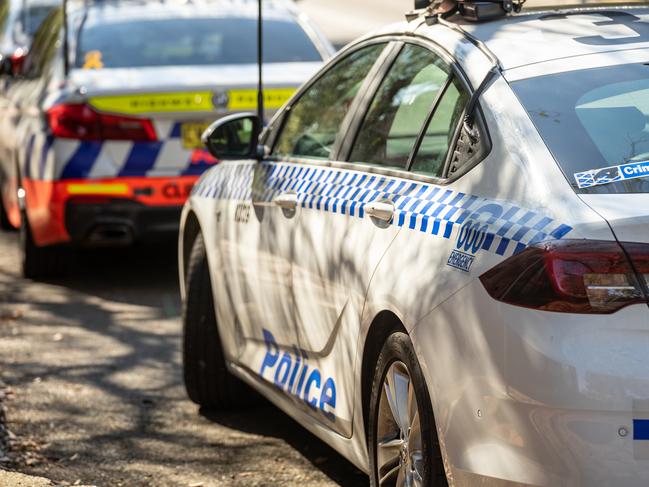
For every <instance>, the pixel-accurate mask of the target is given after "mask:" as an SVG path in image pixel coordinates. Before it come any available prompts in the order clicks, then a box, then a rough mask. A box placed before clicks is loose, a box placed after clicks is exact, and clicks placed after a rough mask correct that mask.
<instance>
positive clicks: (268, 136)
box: [260, 39, 393, 162]
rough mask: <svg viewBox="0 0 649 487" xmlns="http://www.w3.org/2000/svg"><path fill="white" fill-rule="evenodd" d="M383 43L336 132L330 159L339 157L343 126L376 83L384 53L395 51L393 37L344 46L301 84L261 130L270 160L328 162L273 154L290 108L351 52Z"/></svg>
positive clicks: (343, 131)
mask: <svg viewBox="0 0 649 487" xmlns="http://www.w3.org/2000/svg"><path fill="white" fill-rule="evenodd" d="M383 43H384V44H385V47H384V48H383V51H381V53H380V54H379V56H378V57H377V58H376V61H375V62H374V64H373V65H372V68H371V69H370V71H369V73H368V74H367V76H366V77H365V78H364V79H363V82H362V83H361V86H360V88H359V90H358V93H359V94H361V95H360V96H359V95H357V96H355V97H354V100H353V102H352V104H351V106H350V107H349V110H348V111H347V113H346V114H345V117H344V118H343V121H342V123H341V125H340V128H339V129H338V133H337V134H336V141H335V142H334V145H333V148H332V151H331V152H332V157H331V158H330V159H331V160H336V159H337V158H338V156H339V151H340V146H341V142H342V140H341V134H342V138H343V139H344V137H345V134H347V130H343V129H345V128H346V127H347V126H348V123H349V121H350V118H351V117H352V115H353V114H354V113H356V108H357V106H358V104H359V102H360V100H361V99H362V98H364V97H365V95H366V91H368V90H369V89H370V88H372V87H373V85H372V82H373V81H374V80H375V78H376V76H377V74H380V73H377V70H378V69H379V68H381V67H382V66H383V60H384V58H385V56H389V55H391V54H393V48H392V44H391V42H390V41H386V40H385V39H379V40H378V41H373V40H368V42H363V43H360V44H356V45H354V46H353V47H352V48H349V49H343V50H342V51H340V52H339V53H338V54H336V56H334V58H333V59H332V60H331V62H329V63H327V64H326V65H325V66H323V67H322V68H321V69H320V71H318V73H317V74H316V75H315V76H314V77H313V78H311V79H310V80H309V81H308V82H307V83H305V84H304V85H302V87H301V88H299V89H298V91H297V92H296V93H295V94H293V96H292V97H291V98H290V99H289V100H288V101H287V102H286V104H285V105H284V106H283V107H282V108H281V109H280V110H279V111H278V112H277V113H276V114H275V116H274V117H273V118H272V119H271V121H270V122H269V124H268V127H267V128H266V129H265V130H264V133H262V135H261V136H260V141H261V143H262V144H263V145H264V146H266V148H267V152H268V157H269V158H270V159H271V160H300V161H303V160H305V159H306V160H309V161H318V162H326V161H325V160H323V159H315V158H309V157H305V156H301V157H296V156H278V155H276V154H273V151H274V150H275V149H276V145H277V141H278V138H279V136H280V134H281V133H282V131H283V130H284V126H285V125H286V121H287V120H288V115H289V114H290V113H291V109H292V108H293V106H294V105H295V104H296V103H298V102H299V101H300V99H301V98H302V96H303V95H304V94H305V93H306V92H307V91H309V90H310V89H311V88H312V87H313V85H315V84H316V83H317V82H318V81H320V80H321V79H322V78H323V77H325V76H327V75H328V74H329V73H330V71H331V70H332V69H334V68H335V67H336V66H337V65H338V64H339V63H341V62H343V61H344V59H346V58H347V57H348V56H350V55H352V54H354V53H355V52H358V51H360V50H362V49H364V48H366V47H370V46H372V45H377V44H383Z"/></svg>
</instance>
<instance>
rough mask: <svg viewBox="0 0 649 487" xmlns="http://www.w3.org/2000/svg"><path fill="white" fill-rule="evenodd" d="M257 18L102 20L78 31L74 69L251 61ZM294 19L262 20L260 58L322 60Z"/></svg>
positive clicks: (253, 53)
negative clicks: (261, 53)
mask: <svg viewBox="0 0 649 487" xmlns="http://www.w3.org/2000/svg"><path fill="white" fill-rule="evenodd" d="M256 29H257V21H256V20H255V19H250V18H232V17H230V18H211V19H210V18H177V19H164V20H146V21H141V20H140V21H135V20H134V21H127V22H118V23H113V22H110V23H101V24H95V25H92V26H87V27H85V28H83V29H82V31H81V34H80V36H79V44H78V48H77V56H76V63H75V64H76V66H77V67H79V68H83V67H92V68H102V67H103V68H132V67H146V66H191V65H215V64H252V63H256V62H257V30H256ZM321 60H322V57H321V56H320V54H319V52H318V50H317V49H316V47H315V46H314V45H313V43H312V42H311V40H310V39H309V37H308V36H307V35H306V33H305V32H304V30H302V28H301V27H300V25H298V24H297V23H295V22H291V21H284V20H272V19H269V20H267V21H265V22H264V62H266V63H286V62H311V61H321Z"/></svg>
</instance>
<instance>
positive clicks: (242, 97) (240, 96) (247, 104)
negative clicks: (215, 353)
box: [228, 88, 295, 110]
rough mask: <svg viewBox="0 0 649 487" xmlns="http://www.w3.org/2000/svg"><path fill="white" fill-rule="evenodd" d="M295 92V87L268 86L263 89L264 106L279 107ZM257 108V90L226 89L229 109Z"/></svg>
mask: <svg viewBox="0 0 649 487" xmlns="http://www.w3.org/2000/svg"><path fill="white" fill-rule="evenodd" d="M293 93H295V88H270V89H266V90H264V108H271V109H277V108H280V107H281V106H282V105H283V104H284V103H285V102H286V100H288V99H289V98H290V97H291V96H293ZM255 108H257V90H256V89H254V88H251V89H245V90H230V91H228V109H229V110H253V109H255Z"/></svg>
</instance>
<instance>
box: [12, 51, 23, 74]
mask: <svg viewBox="0 0 649 487" xmlns="http://www.w3.org/2000/svg"><path fill="white" fill-rule="evenodd" d="M25 59H27V50H25V49H23V48H22V47H19V48H17V49H16V50H15V51H14V53H13V54H12V55H11V57H10V61H11V74H13V75H14V76H18V75H20V74H21V73H22V72H23V65H24V64H25Z"/></svg>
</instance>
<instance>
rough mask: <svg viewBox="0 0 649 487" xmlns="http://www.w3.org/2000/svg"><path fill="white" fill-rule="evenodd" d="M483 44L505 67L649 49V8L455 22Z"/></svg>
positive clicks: (575, 10) (455, 19) (564, 11)
mask: <svg viewBox="0 0 649 487" xmlns="http://www.w3.org/2000/svg"><path fill="white" fill-rule="evenodd" d="M450 20H451V21H453V22H454V23H456V24H457V25H458V26H460V27H461V28H462V29H463V30H464V31H465V32H466V33H467V34H469V35H470V36H472V37H474V38H475V39H477V40H479V41H481V42H482V43H483V44H484V46H486V48H487V49H488V50H489V51H491V52H492V53H493V54H495V56H496V57H497V58H498V60H499V61H500V64H501V66H502V68H503V69H505V70H507V69H513V68H517V67H521V66H526V65H530V64H536V63H543V62H546V61H554V60H558V59H569V58H573V57H577V56H587V55H590V54H598V53H603V52H613V51H623V50H630V49H642V48H649V7H598V8H592V7H591V8H573V9H561V10H546V11H537V12H530V13H522V14H515V15H511V16H507V17H503V18H502V19H499V20H494V21H488V22H480V23H472V22H469V21H466V20H464V19H463V18H462V17H460V16H459V15H456V16H454V17H453V18H452V19H450Z"/></svg>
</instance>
